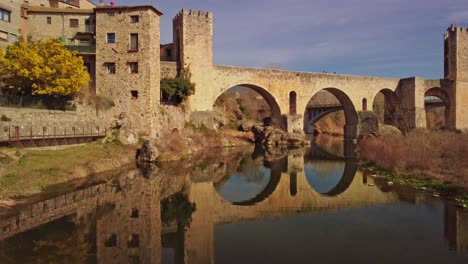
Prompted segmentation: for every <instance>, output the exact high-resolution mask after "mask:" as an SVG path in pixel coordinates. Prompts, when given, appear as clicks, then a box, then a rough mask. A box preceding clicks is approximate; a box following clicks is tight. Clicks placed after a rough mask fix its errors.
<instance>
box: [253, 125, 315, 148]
mask: <svg viewBox="0 0 468 264" xmlns="http://www.w3.org/2000/svg"><path fill="white" fill-rule="evenodd" d="M252 132H253V133H254V137H255V144H257V145H260V146H264V147H267V148H268V147H278V146H283V147H285V146H289V147H296V146H307V145H309V144H310V142H309V140H307V139H305V138H304V136H303V135H301V134H299V133H287V132H284V131H283V130H281V129H279V128H275V127H272V126H267V127H264V126H260V125H254V126H253V127H252Z"/></svg>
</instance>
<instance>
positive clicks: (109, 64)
mask: <svg viewBox="0 0 468 264" xmlns="http://www.w3.org/2000/svg"><path fill="white" fill-rule="evenodd" d="M104 67H106V70H107V73H108V74H115V62H106V63H104Z"/></svg>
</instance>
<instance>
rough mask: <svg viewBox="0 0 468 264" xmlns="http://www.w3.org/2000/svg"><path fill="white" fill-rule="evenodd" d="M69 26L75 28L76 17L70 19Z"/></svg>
mask: <svg viewBox="0 0 468 264" xmlns="http://www.w3.org/2000/svg"><path fill="white" fill-rule="evenodd" d="M70 27H72V28H77V27H78V19H74V18H72V19H70Z"/></svg>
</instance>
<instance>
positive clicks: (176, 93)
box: [161, 77, 195, 104]
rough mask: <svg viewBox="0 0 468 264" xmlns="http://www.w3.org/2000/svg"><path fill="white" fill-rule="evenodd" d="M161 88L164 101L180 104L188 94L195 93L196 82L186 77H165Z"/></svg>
mask: <svg viewBox="0 0 468 264" xmlns="http://www.w3.org/2000/svg"><path fill="white" fill-rule="evenodd" d="M161 90H162V92H163V94H162V96H163V100H164V101H168V102H169V103H172V104H180V103H182V102H183V101H185V100H186V99H187V97H188V96H190V95H192V94H194V93H195V84H194V83H191V82H190V81H189V80H188V79H187V78H184V77H176V78H163V79H161Z"/></svg>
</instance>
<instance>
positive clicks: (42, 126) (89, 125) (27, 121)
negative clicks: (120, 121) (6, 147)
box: [0, 106, 113, 140]
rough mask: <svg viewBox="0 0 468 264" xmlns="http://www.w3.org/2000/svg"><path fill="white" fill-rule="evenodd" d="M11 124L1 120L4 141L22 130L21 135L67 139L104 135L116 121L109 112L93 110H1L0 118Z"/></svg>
mask: <svg viewBox="0 0 468 264" xmlns="http://www.w3.org/2000/svg"><path fill="white" fill-rule="evenodd" d="M1 115H5V116H6V117H7V118H10V119H11V121H0V140H6V139H8V135H9V134H10V135H11V136H13V135H14V134H15V127H18V128H19V136H30V135H31V133H32V134H33V135H45V136H53V135H57V136H64V135H73V134H75V135H79V134H83V132H84V133H85V134H88V133H93V134H94V133H102V132H103V131H104V130H105V129H109V128H110V126H111V122H112V120H113V118H112V116H110V115H107V114H106V113H101V114H100V115H97V114H96V112H95V111H94V110H93V109H91V108H89V107H84V106H82V107H80V106H79V107H78V109H77V111H59V110H37V109H27V108H9V107H0V116H1Z"/></svg>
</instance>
